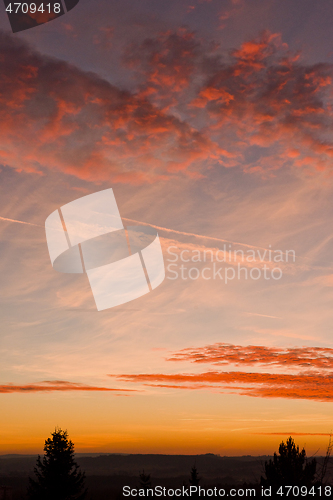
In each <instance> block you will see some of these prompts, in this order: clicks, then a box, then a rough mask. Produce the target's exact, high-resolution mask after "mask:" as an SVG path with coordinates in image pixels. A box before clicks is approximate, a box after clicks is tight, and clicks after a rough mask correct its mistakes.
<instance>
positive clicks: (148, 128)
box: [0, 34, 225, 182]
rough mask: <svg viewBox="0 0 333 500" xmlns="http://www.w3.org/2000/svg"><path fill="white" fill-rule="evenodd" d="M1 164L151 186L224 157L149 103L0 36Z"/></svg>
mask: <svg viewBox="0 0 333 500" xmlns="http://www.w3.org/2000/svg"><path fill="white" fill-rule="evenodd" d="M0 75H1V76H0V137H1V142H2V148H1V152H0V160H1V161H2V162H3V163H4V164H6V165H10V166H12V167H14V168H16V169H18V170H20V169H25V170H27V171H36V172H41V171H43V168H44V167H48V168H55V169H59V170H62V171H64V172H66V173H69V174H73V175H76V176H78V177H81V178H84V179H90V180H93V181H100V180H105V179H108V180H112V181H113V182H121V181H123V182H128V181H131V182H151V181H152V180H153V179H164V178H167V177H168V176H169V175H170V174H169V172H175V171H180V170H183V171H186V170H187V169H188V168H189V167H190V166H192V165H193V164H195V163H196V162H198V161H199V160H200V161H202V160H207V159H209V158H220V157H221V156H223V155H224V154H225V152H224V151H223V150H222V149H221V148H220V147H219V146H218V145H216V144H214V143H213V142H212V141H211V140H210V139H209V138H208V137H205V136H204V135H202V134H201V133H200V132H199V131H198V130H195V129H194V128H193V127H191V126H190V125H189V124H187V123H185V122H183V121H181V120H180V119H179V118H176V117H175V116H172V115H167V114H165V113H164V112H163V111H161V110H159V109H158V108H157V107H156V106H154V105H153V104H151V103H150V102H149V101H148V100H147V99H146V98H145V97H143V96H140V95H133V94H131V93H130V92H126V91H122V90H119V89H118V88H116V87H114V86H112V85H111V84H109V83H108V82H107V81H105V80H102V79H101V78H99V77H98V76H97V75H95V74H93V73H87V72H84V71H81V70H79V69H78V68H76V67H74V66H72V65H70V64H67V63H65V62H63V61H59V60H55V59H52V58H50V57H47V56H42V55H41V54H39V53H37V52H36V51H34V50H33V49H31V48H30V47H28V46H27V45H25V44H23V43H22V42H21V41H19V40H18V39H14V37H12V36H8V35H5V34H0Z"/></svg>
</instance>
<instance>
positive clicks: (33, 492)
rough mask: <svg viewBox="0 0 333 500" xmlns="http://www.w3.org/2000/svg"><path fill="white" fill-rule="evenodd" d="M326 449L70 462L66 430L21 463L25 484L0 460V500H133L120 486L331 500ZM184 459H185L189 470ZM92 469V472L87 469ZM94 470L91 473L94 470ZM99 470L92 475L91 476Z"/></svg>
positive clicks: (182, 493)
mask: <svg viewBox="0 0 333 500" xmlns="http://www.w3.org/2000/svg"><path fill="white" fill-rule="evenodd" d="M332 448H333V444H332V441H331V439H330V440H329V444H328V447H327V450H326V456H325V457H319V458H314V457H312V458H311V457H310V458H308V457H307V456H306V451H305V449H304V448H303V449H300V448H299V446H297V445H296V443H295V441H294V440H293V438H292V437H289V438H288V439H287V441H286V442H283V441H282V442H281V444H280V446H279V449H278V451H277V452H275V453H274V455H273V457H270V458H269V457H266V458H265V459H262V460H259V459H256V458H254V457H234V458H228V457H220V456H218V455H213V454H207V455H198V456H196V457H191V456H177V455H176V456H163V455H105V456H99V457H82V456H81V458H76V457H75V454H74V444H73V443H72V441H71V440H70V439H69V438H68V434H67V431H62V430H61V429H56V430H55V431H54V432H53V433H52V435H51V438H48V439H47V440H46V441H45V445H44V456H43V457H40V456H38V458H37V461H36V459H34V461H35V466H34V467H31V465H30V464H31V458H29V459H28V458H27V459H26V462H25V467H26V468H27V467H29V472H30V473H29V476H28V477H27V475H25V474H19V473H18V472H17V471H16V472H15V469H14V470H12V471H11V472H10V473H9V472H8V470H7V474H4V471H3V470H2V469H3V468H2V467H1V465H2V464H1V462H3V463H6V462H8V461H9V462H10V460H12V461H13V462H12V464H13V463H16V464H18V463H19V458H16V459H15V457H8V458H7V460H6V459H4V458H3V459H2V460H0V500H120V499H125V498H129V499H130V500H131V499H133V498H134V497H133V496H127V497H126V496H125V495H124V490H123V488H124V487H125V486H126V487H127V489H128V491H130V490H133V491H134V493H136V495H137V498H158V497H157V496H156V495H155V496H154V493H155V490H154V488H156V487H160V488H165V492H168V490H176V489H177V497H176V496H175V497H174V498H192V499H198V498H207V496H208V495H209V494H211V491H213V489H214V488H216V490H215V492H217V495H216V493H213V495H212V496H211V497H210V498H221V492H222V493H223V491H224V492H225V493H224V495H225V496H233V498H241V497H242V498H244V497H250V496H252V497H253V498H254V497H257V498H265V497H269V498H273V499H276V498H280V499H281V498H284V497H287V496H288V497H289V498H293V497H296V496H297V497H298V498H312V499H313V498H319V497H326V498H327V497H331V496H333V488H332V491H331V492H329V491H328V489H327V488H329V485H330V484H331V485H332V482H331V480H332V477H331V471H330V457H331V451H332ZM147 457H148V459H147ZM110 458H112V459H111V460H110ZM145 458H146V463H145V465H144V466H145V469H143V468H142V469H140V468H139V469H138V470H137V474H135V475H133V472H134V471H133V466H134V467H136V466H138V465H139V464H142V463H143V462H144V459H145ZM159 458H160V461H159ZM126 459H127V461H128V462H129V463H130V464H131V467H130V470H131V472H130V470H128V469H127V470H121V469H119V467H118V468H117V469H115V467H114V465H115V464H116V463H117V462H118V463H119V462H120V463H121V464H122V465H121V466H120V467H124V464H125V463H126ZM15 460H16V462H15ZM22 460H23V459H22ZM77 460H78V462H77ZM189 460H192V464H191V466H190V467H189V466H188V464H189ZM93 463H94V465H95V469H93V468H92V469H91V467H90V466H89V464H90V465H91V464H93ZM96 464H97V465H98V466H99V467H97V469H96ZM186 464H187V465H186ZM85 465H87V466H88V470H89V469H91V470H90V471H89V473H88V474H87V475H86V473H85V472H84V470H83V467H84V466H85ZM147 465H148V466H149V467H150V470H148V469H147ZM99 468H100V470H99V473H98V474H94V472H96V470H98V469H99ZM163 468H164V469H163ZM186 468H187V471H188V472H187V473H186V472H185V469H186ZM32 469H33V470H32ZM151 471H152V472H151ZM162 472H163V474H162ZM290 487H293V489H292V490H290ZM200 488H201V491H200ZM325 488H326V489H325ZM231 489H233V491H232V493H233V494H232V495H230V491H231ZM207 490H210V493H209V492H208V493H207ZM204 492H206V493H204ZM218 492H220V496H219V495H218ZM237 493H239V495H238V494H237ZM287 493H288V495H287ZM293 493H294V494H293ZM328 493H330V494H328ZM188 495H190V496H188ZM206 495H207V496H206ZM170 497H171V495H170ZM160 498H164V497H160Z"/></svg>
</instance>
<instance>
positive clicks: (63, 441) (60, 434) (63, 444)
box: [28, 429, 87, 500]
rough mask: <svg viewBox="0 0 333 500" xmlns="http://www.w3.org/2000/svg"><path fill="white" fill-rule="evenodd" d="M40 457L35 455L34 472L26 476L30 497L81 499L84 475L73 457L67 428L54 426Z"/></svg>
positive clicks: (50, 499)
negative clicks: (32, 475) (65, 429)
mask: <svg viewBox="0 0 333 500" xmlns="http://www.w3.org/2000/svg"><path fill="white" fill-rule="evenodd" d="M44 452H45V455H44V457H43V460H42V459H41V457H40V455H39V456H38V459H37V463H36V467H35V468H34V473H35V476H36V479H31V478H29V483H30V485H29V489H28V498H29V499H30V500H83V499H84V498H85V497H86V493H87V491H86V490H84V483H85V474H84V473H83V472H81V471H80V468H79V466H78V465H77V463H76V462H75V459H74V444H73V443H72V441H70V440H68V433H67V431H62V430H61V429H56V430H55V431H54V432H53V433H52V438H48V439H46V441H45V446H44Z"/></svg>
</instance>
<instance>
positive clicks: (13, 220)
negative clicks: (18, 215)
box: [0, 217, 44, 227]
mask: <svg viewBox="0 0 333 500" xmlns="http://www.w3.org/2000/svg"><path fill="white" fill-rule="evenodd" d="M0 220H5V221H8V222H16V223H17V224H26V225H27V226H36V227H44V226H40V225H39V224H32V223H31V222H24V221H23V220H16V219H7V217H0Z"/></svg>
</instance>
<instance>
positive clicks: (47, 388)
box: [0, 380, 133, 394]
mask: <svg viewBox="0 0 333 500" xmlns="http://www.w3.org/2000/svg"><path fill="white" fill-rule="evenodd" d="M54 391H60V392H67V391H94V392H95V391H97V392H100V391H102V392H103V391H107V392H109V391H111V392H133V390H132V389H112V388H110V387H94V386H92V385H84V384H79V383H76V382H66V381H63V380H54V381H52V382H51V381H45V382H38V383H36V384H26V385H14V384H3V385H0V394H11V393H13V392H19V393H28V392H54Z"/></svg>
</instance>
